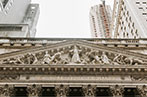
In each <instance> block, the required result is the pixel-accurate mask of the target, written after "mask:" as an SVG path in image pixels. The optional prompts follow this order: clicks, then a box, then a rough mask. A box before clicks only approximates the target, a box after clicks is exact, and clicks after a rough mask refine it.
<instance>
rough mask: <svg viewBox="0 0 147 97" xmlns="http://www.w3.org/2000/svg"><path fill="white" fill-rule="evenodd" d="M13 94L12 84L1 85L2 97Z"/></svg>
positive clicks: (0, 92) (8, 96) (0, 93)
mask: <svg viewBox="0 0 147 97" xmlns="http://www.w3.org/2000/svg"><path fill="white" fill-rule="evenodd" d="M13 94H14V89H13V87H12V86H9V85H5V86H3V87H0V96H1V97H3V96H5V97H10V96H13Z"/></svg>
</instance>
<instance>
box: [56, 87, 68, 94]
mask: <svg viewBox="0 0 147 97" xmlns="http://www.w3.org/2000/svg"><path fill="white" fill-rule="evenodd" d="M55 91H56V97H66V96H67V95H68V92H69V86H66V85H59V86H55Z"/></svg>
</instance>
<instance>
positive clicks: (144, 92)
mask: <svg viewBox="0 0 147 97" xmlns="http://www.w3.org/2000/svg"><path fill="white" fill-rule="evenodd" d="M137 90H138V92H139V94H140V96H141V97H147V86H145V85H143V86H137Z"/></svg>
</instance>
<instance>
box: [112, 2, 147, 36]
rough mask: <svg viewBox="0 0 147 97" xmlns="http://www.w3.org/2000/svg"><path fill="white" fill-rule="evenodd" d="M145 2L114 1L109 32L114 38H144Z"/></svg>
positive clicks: (146, 3)
mask: <svg viewBox="0 0 147 97" xmlns="http://www.w3.org/2000/svg"><path fill="white" fill-rule="evenodd" d="M146 7H147V1H146V0H114V9H113V16H112V26H111V30H112V31H111V32H112V33H113V37H114V38H146V37H147V34H146V30H147V26H146V25H147V8H146Z"/></svg>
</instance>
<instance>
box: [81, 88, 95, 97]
mask: <svg viewBox="0 0 147 97" xmlns="http://www.w3.org/2000/svg"><path fill="white" fill-rule="evenodd" d="M82 88H83V92H84V95H85V97H95V93H96V86H92V85H88V86H83V87H82Z"/></svg>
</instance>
